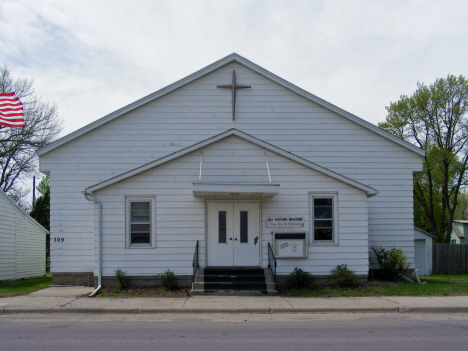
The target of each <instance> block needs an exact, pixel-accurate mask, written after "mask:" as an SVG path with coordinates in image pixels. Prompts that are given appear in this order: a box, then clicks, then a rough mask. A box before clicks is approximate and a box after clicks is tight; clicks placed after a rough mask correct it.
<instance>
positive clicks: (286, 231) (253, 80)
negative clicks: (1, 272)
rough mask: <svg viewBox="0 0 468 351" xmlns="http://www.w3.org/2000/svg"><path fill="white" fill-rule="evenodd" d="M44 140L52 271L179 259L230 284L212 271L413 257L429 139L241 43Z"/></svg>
mask: <svg viewBox="0 0 468 351" xmlns="http://www.w3.org/2000/svg"><path fill="white" fill-rule="evenodd" d="M363 103H365V102H363ZM38 154H39V156H40V170H41V171H42V172H43V173H45V174H48V175H50V179H51V181H50V186H51V219H50V225H51V272H52V273H53V277H54V283H55V284H79V285H83V284H88V282H90V281H91V282H93V283H94V282H95V284H99V285H104V286H105V285H108V284H110V283H111V281H112V279H113V276H114V272H115V270H116V269H121V270H123V271H125V272H126V273H127V276H128V277H130V279H131V280H132V282H133V283H134V284H154V283H157V282H158V276H159V275H160V274H162V273H164V272H165V271H167V270H171V271H172V272H174V273H175V274H176V275H177V276H178V277H179V280H180V282H182V283H184V284H186V285H190V284H191V282H192V279H193V275H194V273H196V274H198V276H199V277H198V278H196V281H198V282H200V283H201V284H199V285H198V288H197V289H199V290H203V289H205V290H206V291H211V290H216V289H218V290H224V289H226V288H224V287H220V286H217V285H214V286H211V288H209V287H208V286H209V284H208V283H207V281H208V280H207V279H206V278H205V284H203V282H204V279H203V275H204V272H205V275H206V274H207V273H206V272H208V271H216V269H218V270H224V271H226V270H227V271H228V273H225V272H224V273H225V274H226V275H229V270H235V269H238V270H242V269H243V270H246V271H249V270H252V271H254V270H255V271H258V270H263V271H266V272H267V274H266V275H267V277H268V276H270V278H271V277H273V278H274V277H277V278H279V279H280V278H282V277H284V276H286V275H288V274H289V273H291V272H292V271H293V269H294V268H295V267H300V268H302V269H303V270H305V271H307V272H310V273H312V274H313V275H314V276H315V277H318V278H326V277H327V276H329V275H330V270H331V269H333V268H335V267H336V266H337V265H339V264H347V265H348V268H350V269H352V270H353V271H354V272H355V273H356V274H357V275H358V276H360V277H361V278H363V279H366V278H367V275H368V271H369V247H370V246H371V245H378V246H382V247H387V248H390V247H397V248H400V249H402V250H403V251H404V253H405V254H406V256H407V257H408V259H409V261H410V262H413V261H414V227H413V173H414V172H419V171H421V170H422V156H423V155H424V151H423V150H421V149H419V148H417V147H416V146H414V145H412V144H410V143H407V142H405V141H403V140H401V139H399V138H397V137H395V136H393V135H391V134H390V133H387V132H386V131H383V130H382V129H380V128H378V127H376V126H375V125H373V124H371V123H369V122H366V121H364V120H362V119H360V118H358V117H356V116H354V115H352V114H350V113H348V112H346V111H344V110H342V109H340V108H339V107H337V106H334V105H332V104H331V103H329V102H327V101H324V100H322V99H320V98H319V97H317V96H315V95H312V94H310V93H308V92H306V91H304V90H302V89H301V88H299V87H297V86H295V85H293V84H291V83H289V82H287V81H285V80H284V79H282V78H280V77H278V76H276V75H275V74H273V73H271V72H269V71H267V70H265V69H264V68H262V67H260V66H258V65H256V64H254V63H253V62H251V61H249V60H247V59H245V58H244V57H242V56H239V55H237V54H231V55H229V56H227V57H225V58H223V59H221V60H219V61H217V62H215V63H213V64H211V65H209V66H207V67H205V68H203V69H201V70H199V71H197V72H195V73H193V74H191V75H190V76H188V77H185V78H183V79H181V80H179V81H177V82H175V83H173V84H171V85H169V86H167V87H165V88H163V89H161V90H159V91H156V92H155V93H153V94H151V95H148V96H146V97H144V98H142V99H140V100H138V101H136V102H134V103H132V104H130V105H128V106H125V107H123V108H122V109H120V110H117V111H115V112H113V113H111V114H109V115H107V116H105V117H103V118H101V119H99V120H97V121H95V122H93V123H91V124H89V125H87V126H85V127H83V128H81V129H79V130H77V131H75V132H73V133H71V134H69V135H67V136H65V137H63V138H61V139H59V140H57V141H56V142H54V143H52V144H50V145H48V146H46V147H44V148H42V149H40V150H38ZM193 266H195V269H196V268H199V269H198V271H196V272H195V270H194V267H193ZM266 279H267V285H268V278H266ZM237 283H242V278H240V281H238V282H237ZM270 283H271V279H270ZM232 286H233V287H234V286H236V287H237V288H238V289H242V287H240V288H239V287H238V286H237V285H236V284H233V285H232ZM210 289H211V290H210ZM246 289H248V288H246ZM273 289H274V286H273ZM227 290H229V289H227ZM260 290H265V289H263V288H262V289H260ZM269 290H270V288H269Z"/></svg>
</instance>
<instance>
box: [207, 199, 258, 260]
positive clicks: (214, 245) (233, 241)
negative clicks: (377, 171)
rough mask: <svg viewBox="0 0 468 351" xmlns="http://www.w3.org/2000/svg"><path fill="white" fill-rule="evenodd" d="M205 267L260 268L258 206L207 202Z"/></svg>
mask: <svg viewBox="0 0 468 351" xmlns="http://www.w3.org/2000/svg"><path fill="white" fill-rule="evenodd" d="M207 211H208V219H207V222H208V238H207V244H208V245H207V258H208V266H257V267H258V266H259V263H260V203H259V202H208V204H207Z"/></svg>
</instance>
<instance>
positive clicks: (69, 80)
mask: <svg viewBox="0 0 468 351" xmlns="http://www.w3.org/2000/svg"><path fill="white" fill-rule="evenodd" d="M467 9H468V4H466V3H465V2H460V1H444V2H438V1H394V2H375V1H352V2H350V1H279V0H272V1H247V0H246V1H157V2H150V1H131V2H129V1H115V0H113V1H90V0H80V1H56V0H50V1H40V2H39V1H32V0H20V1H9V0H6V1H3V2H2V3H1V4H0V62H1V63H5V64H7V65H8V67H9V68H10V71H11V72H12V74H14V75H15V76H18V77H34V78H35V87H36V90H37V92H38V94H39V95H41V96H42V97H43V99H44V100H46V101H51V102H52V101H55V102H56V103H57V104H58V106H59V112H60V114H61V116H62V117H63V118H65V120H66V129H65V131H64V132H65V133H69V132H71V131H73V130H75V129H77V128H79V127H81V126H84V125H86V124H88V123H90V122H92V121H94V120H96V119H97V118H100V117H102V116H104V115H106V114H108V113H110V112H112V111H114V110H116V109H118V108H120V107H122V106H125V105H126V104H128V103H131V102H132V101H134V100H137V99H139V98H141V97H143V96H145V95H147V94H149V93H151V92H153V91H156V90H158V89H160V88H162V87H164V86H166V85H168V84H170V83H172V82H174V81H176V80H178V79H180V78H182V77H184V76H186V75H188V74H191V73H192V72H194V71H196V70H198V69H200V68H202V67H204V66H206V65H208V64H210V63H212V62H214V61H216V60H218V59H220V58H221V57H224V56H226V55H228V54H230V53H232V52H237V53H239V54H241V55H243V56H245V57H246V58H248V59H249V60H251V61H253V62H255V63H257V64H259V65H261V66H263V67H264V68H266V69H268V70H270V71H272V72H273V73H275V74H277V75H279V76H281V77H283V78H285V79H287V80H289V81H290V82H292V83H294V84H296V85H298V86H300V87H302V88H304V89H306V90H308V91H310V92H311V93H313V94H315V95H317V96H319V97H321V98H324V99H325V100H327V101H329V102H331V103H333V104H336V105H338V106H340V107H341V108H344V109H345V110H348V111H349V112H351V113H354V114H356V115H358V116H360V117H362V118H364V119H367V120H369V121H370V122H372V123H377V122H379V121H381V120H383V119H384V118H385V106H386V105H388V104H389V103H390V101H394V100H396V99H398V97H399V96H400V95H401V94H411V93H412V92H413V91H414V90H415V89H416V83H417V82H418V81H423V82H426V83H431V82H433V81H434V80H435V79H436V78H438V77H442V76H446V75H447V74H448V73H453V74H457V75H458V74H464V75H466V58H467V54H468V52H467V50H468V49H467V48H466V46H465V45H463V43H465V42H467V39H468V38H467V28H466V23H465V22H466V21H465V18H464V17H465V15H466V13H467Z"/></svg>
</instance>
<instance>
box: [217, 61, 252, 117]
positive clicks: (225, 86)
mask: <svg viewBox="0 0 468 351" xmlns="http://www.w3.org/2000/svg"><path fill="white" fill-rule="evenodd" d="M217 88H225V89H232V120H233V121H234V120H235V119H236V90H237V89H246V88H251V86H250V85H237V84H236V71H235V70H233V71H232V83H231V84H229V85H218V86H217Z"/></svg>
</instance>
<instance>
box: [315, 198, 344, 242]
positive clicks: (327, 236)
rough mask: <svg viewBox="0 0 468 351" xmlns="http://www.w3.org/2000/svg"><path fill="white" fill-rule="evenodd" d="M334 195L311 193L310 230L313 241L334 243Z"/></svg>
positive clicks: (335, 231) (335, 230)
mask: <svg viewBox="0 0 468 351" xmlns="http://www.w3.org/2000/svg"><path fill="white" fill-rule="evenodd" d="M336 198H337V196H336V195H311V216H310V218H311V227H312V228H311V232H312V240H313V242H314V243H323V244H336V243H338V240H337V228H336Z"/></svg>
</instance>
